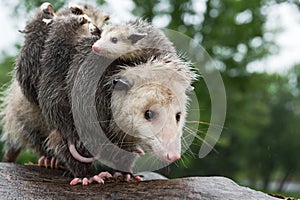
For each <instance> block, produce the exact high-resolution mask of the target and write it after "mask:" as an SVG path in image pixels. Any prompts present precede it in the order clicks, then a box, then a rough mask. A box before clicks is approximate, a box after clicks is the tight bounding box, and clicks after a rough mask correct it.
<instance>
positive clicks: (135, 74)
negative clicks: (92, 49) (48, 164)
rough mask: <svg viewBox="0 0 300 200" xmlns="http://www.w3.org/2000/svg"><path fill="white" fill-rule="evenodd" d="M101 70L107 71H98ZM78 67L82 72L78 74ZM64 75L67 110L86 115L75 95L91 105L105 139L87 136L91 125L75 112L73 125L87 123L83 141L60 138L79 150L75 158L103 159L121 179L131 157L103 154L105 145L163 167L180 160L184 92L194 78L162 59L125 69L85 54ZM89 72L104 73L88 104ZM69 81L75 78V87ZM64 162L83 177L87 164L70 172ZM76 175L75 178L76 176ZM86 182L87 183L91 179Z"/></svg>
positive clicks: (181, 64) (177, 62) (184, 68)
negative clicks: (148, 156) (152, 158)
mask: <svg viewBox="0 0 300 200" xmlns="http://www.w3.org/2000/svg"><path fill="white" fill-rule="evenodd" d="M108 65H109V66H108ZM105 66H108V68H107V70H106V71H103V70H104V69H103V67H105ZM79 67H80V69H83V70H82V71H81V70H79ZM70 69H72V70H71V71H70V73H69V75H68V78H69V80H70V82H69V84H68V85H69V86H72V85H73V87H74V88H73V90H72V91H73V93H72V95H73V96H72V95H71V96H72V98H73V100H74V98H75V100H74V101H73V102H72V103H75V105H74V104H73V110H72V112H73V116H74V112H75V110H74V109H76V108H81V107H84V108H86V109H91V108H90V107H89V105H81V104H79V105H76V103H78V102H79V103H80V101H77V99H76V96H77V95H79V96H81V97H83V98H85V99H87V101H90V100H91V101H95V105H96V107H94V108H92V109H95V110H96V111H97V114H98V115H97V116H98V118H97V119H98V122H99V123H100V125H101V127H102V130H103V133H104V134H105V135H106V137H107V138H108V139H109V140H108V141H109V142H108V141H107V142H106V143H105V142H104V141H103V140H101V139H99V138H102V139H103V137H102V136H101V134H100V133H99V134H98V133H96V135H95V134H93V133H92V131H93V130H92V129H91V128H90V127H92V126H93V123H97V121H96V122H95V121H92V122H91V121H89V119H88V118H86V115H83V113H84V112H85V113H89V111H88V110H82V112H79V113H82V114H81V115H79V116H78V115H77V116H75V117H79V118H80V117H81V118H80V119H79V121H84V120H87V124H85V127H84V129H85V130H86V132H85V133H86V134H85V135H84V137H83V138H82V137H80V136H79V135H78V133H70V134H69V135H63V134H62V135H61V136H62V137H67V139H66V140H68V141H69V140H71V143H72V144H75V146H76V147H77V146H81V145H83V144H84V146H85V148H81V149H77V150H78V152H77V153H78V154H80V155H83V156H82V158H87V156H86V155H89V157H90V156H96V157H98V158H100V161H102V160H101V159H103V157H109V159H112V160H105V161H108V162H109V161H111V162H112V163H113V165H115V166H116V169H119V168H120V165H122V167H123V168H122V171H124V172H127V173H131V167H132V165H133V163H134V160H135V156H134V155H135V154H129V155H126V156H124V155H123V154H122V151H121V152H112V151H110V150H109V149H110V148H109V146H110V145H111V144H115V145H116V146H118V147H119V148H121V149H123V150H126V151H130V152H135V153H138V154H139V155H143V154H144V150H147V151H151V152H153V153H154V154H156V155H157V156H158V157H159V158H161V159H163V160H165V161H168V162H173V161H175V160H178V159H179V158H180V141H181V139H180V137H181V133H182V128H183V126H184V122H185V116H186V108H185V107H186V104H187V99H188V98H187V95H186V90H188V89H189V88H190V84H191V81H192V80H193V77H194V75H193V73H192V72H191V71H190V70H189V68H188V67H187V66H186V63H184V62H182V61H181V60H174V59H173V58H172V57H167V56H166V57H156V58H153V59H149V60H148V61H147V62H146V63H140V64H133V65H132V66H131V67H130V66H118V65H117V64H116V63H111V61H109V60H106V58H104V57H99V56H97V55H95V54H89V55H88V56H87V58H86V59H85V61H84V62H83V64H82V65H80V66H77V67H76V66H72V67H71V68H70ZM95 70H96V71H97V70H100V71H101V70H102V72H104V73H103V76H102V77H99V79H100V80H99V83H98V85H97V87H96V93H95V99H93V97H91V95H90V94H91V91H90V90H91V87H90V85H88V84H87V82H86V79H89V78H91V77H95V76H97V74H96V75H95ZM74 77H77V79H76V80H77V82H76V81H75V80H74ZM84 77H85V78H86V79H84ZM166 77H169V79H168V78H166ZM91 80H93V79H91ZM72 81H73V82H74V81H75V82H76V83H72ZM90 84H92V85H93V84H97V82H96V83H95V82H90ZM70 89H72V88H70ZM68 92H69V93H70V91H68ZM92 93H93V92H92ZM76 94H77V95H76ZM69 95H70V94H69ZM74 95H75V96H74ZM73 123H74V122H73ZM77 128H78V127H77ZM97 134H98V135H97ZM70 136H72V137H70ZM81 136H82V135H81ZM70 138H71V139H70ZM82 139H84V140H85V141H82ZM62 142H63V141H62ZM69 144H70V143H69ZM79 144H81V145H79ZM62 145H63V144H62ZM64 145H66V144H64ZM75 150H76V149H75ZM87 150H88V152H87ZM107 151H108V152H107ZM90 152H92V153H90ZM98 152H101V153H100V155H96V154H98ZM113 158H116V159H113ZM62 159H63V158H62ZM66 162H68V161H66ZM69 162H70V163H68V166H70V168H72V169H71V170H72V171H73V172H74V173H73V174H74V176H75V177H79V178H83V177H85V176H82V173H81V172H82V171H86V168H84V167H87V165H86V164H88V162H86V163H85V165H84V166H82V167H79V168H75V167H72V166H74V164H73V163H72V162H71V161H69ZM81 163H82V162H81ZM82 164H83V163H82ZM76 166H78V165H76ZM83 169H84V170H83ZM78 173H80V175H79V176H78ZM98 178H99V177H98ZM100 178H101V177H100ZM81 181H82V182H83V183H84V184H87V183H88V180H87V179H85V180H82V179H74V180H73V181H72V182H71V184H77V183H78V182H81ZM90 181H93V178H92V179H90ZM96 181H97V180H96Z"/></svg>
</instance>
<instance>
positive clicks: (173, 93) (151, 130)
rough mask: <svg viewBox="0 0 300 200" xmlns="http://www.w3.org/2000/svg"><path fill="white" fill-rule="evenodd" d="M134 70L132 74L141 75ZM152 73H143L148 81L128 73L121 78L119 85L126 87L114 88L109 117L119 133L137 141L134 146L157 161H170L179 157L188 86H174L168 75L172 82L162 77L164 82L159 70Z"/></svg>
mask: <svg viewBox="0 0 300 200" xmlns="http://www.w3.org/2000/svg"><path fill="white" fill-rule="evenodd" d="M135 68H136V69H137V68H140V67H135ZM134 70H135V69H133V70H132V71H134ZM136 71H137V72H134V73H137V74H138V73H141V71H139V70H136ZM152 72H153V71H151V70H150V71H147V70H145V71H144V73H145V74H147V76H148V77H149V79H144V77H137V76H136V74H134V75H133V74H130V72H129V74H126V75H125V76H123V78H121V79H122V80H123V83H121V85H124V82H125V83H127V85H128V87H127V88H126V87H123V88H122V87H121V88H120V87H119V86H117V85H116V87H117V89H115V90H114V91H113V95H112V102H111V106H112V112H113V117H114V120H115V123H116V124H117V126H118V127H119V128H120V129H121V130H123V131H124V132H126V133H127V134H129V135H132V136H135V137H137V138H140V142H138V143H137V145H140V146H141V147H142V149H143V150H146V151H149V152H152V153H154V155H156V156H157V157H158V158H160V159H161V160H164V161H167V162H173V161H176V160H178V159H180V155H181V136H182V129H183V127H184V124H185V117H186V104H187V101H188V97H187V96H186V94H185V91H186V88H187V87H188V84H187V83H184V84H180V81H179V84H178V80H176V77H174V76H173V75H172V74H169V76H171V77H173V80H172V79H168V75H166V74H164V76H165V77H166V79H162V76H161V75H159V74H157V73H159V71H157V72H153V73H152ZM151 73H152V74H151ZM160 73H161V72H160ZM155 77H157V78H155ZM133 80H134V81H133ZM117 84H118V83H117Z"/></svg>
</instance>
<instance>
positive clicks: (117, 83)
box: [113, 78, 132, 90]
mask: <svg viewBox="0 0 300 200" xmlns="http://www.w3.org/2000/svg"><path fill="white" fill-rule="evenodd" d="M113 84H114V89H115V90H129V89H130V88H131V87H132V85H131V84H130V83H129V82H128V80H127V79H125V78H116V79H114V80H113Z"/></svg>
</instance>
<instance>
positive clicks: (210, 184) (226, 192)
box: [0, 163, 278, 200]
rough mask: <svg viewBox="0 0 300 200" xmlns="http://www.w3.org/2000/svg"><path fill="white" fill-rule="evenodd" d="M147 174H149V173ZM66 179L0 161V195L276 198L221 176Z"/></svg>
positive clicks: (54, 172) (56, 173)
mask: <svg viewBox="0 0 300 200" xmlns="http://www.w3.org/2000/svg"><path fill="white" fill-rule="evenodd" d="M146 174H147V173H146ZM149 175H150V177H151V173H149ZM154 178H155V179H157V178H159V177H154ZM70 180H71V179H70V178H68V177H65V176H63V171H61V170H54V169H46V168H43V167H37V166H32V165H18V164H12V163H0V194H1V197H0V198H1V199H2V198H4V199H83V198H85V199H201V200H214V199H217V200H219V199H226V200H229V199H234V200H235V199H239V200H243V199H245V200H251V199H253V200H257V199H266V200H276V199H277V200H278V198H274V197H271V196H269V195H267V194H264V193H262V192H258V191H255V190H252V189H249V188H246V187H242V186H239V185H238V184H236V183H235V182H233V181H232V180H230V179H228V178H224V177H190V178H179V179H172V180H147V181H142V182H120V181H119V182H117V181H109V180H108V181H107V182H106V183H105V184H103V185H100V184H91V185H88V186H82V185H76V186H70V185H69V182H70Z"/></svg>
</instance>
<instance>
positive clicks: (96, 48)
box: [92, 45, 101, 52]
mask: <svg viewBox="0 0 300 200" xmlns="http://www.w3.org/2000/svg"><path fill="white" fill-rule="evenodd" d="M92 49H93V51H96V52H99V51H100V50H101V48H100V47H99V46H97V45H93V46H92Z"/></svg>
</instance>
